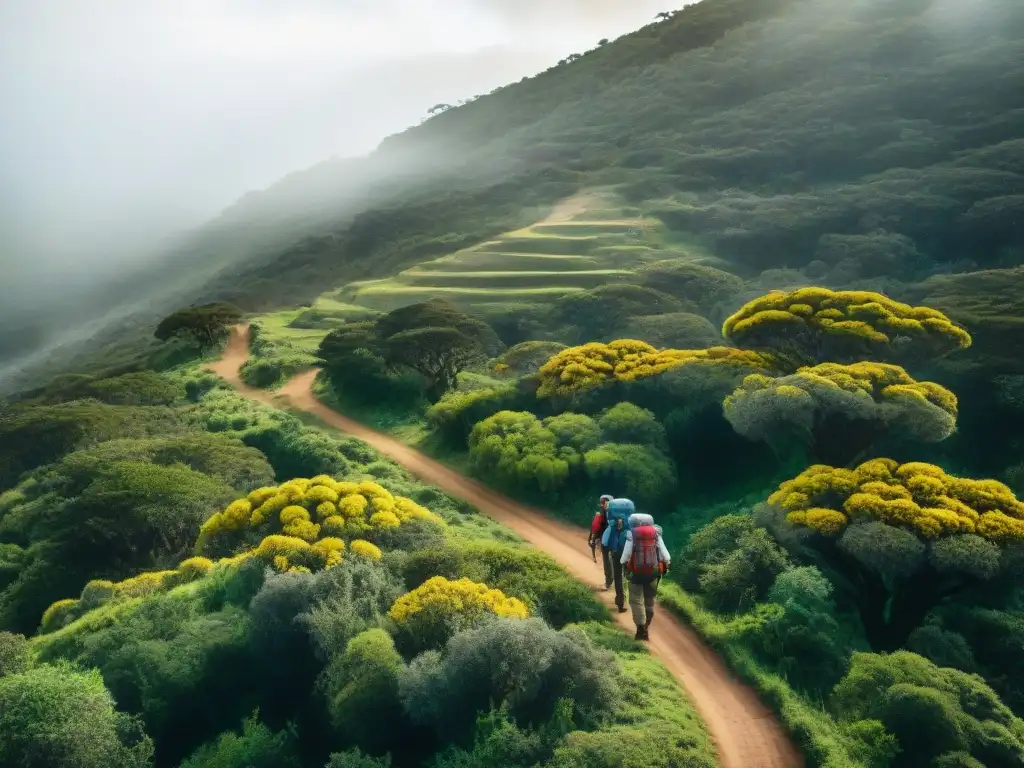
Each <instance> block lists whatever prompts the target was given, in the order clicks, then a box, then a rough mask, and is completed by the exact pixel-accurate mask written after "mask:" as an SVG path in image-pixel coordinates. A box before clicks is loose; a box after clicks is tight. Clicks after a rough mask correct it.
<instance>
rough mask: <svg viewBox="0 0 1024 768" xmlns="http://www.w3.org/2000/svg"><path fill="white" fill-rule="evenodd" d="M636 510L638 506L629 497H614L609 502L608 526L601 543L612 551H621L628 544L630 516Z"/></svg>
mask: <svg viewBox="0 0 1024 768" xmlns="http://www.w3.org/2000/svg"><path fill="white" fill-rule="evenodd" d="M634 512H636V507H635V506H634V505H633V502H632V501H630V500H629V499H612V501H611V502H610V503H609V504H608V527H607V528H605V531H604V536H603V537H602V540H601V544H602V545H604V546H606V547H608V548H609V549H610V550H611V551H612V552H621V551H622V548H623V547H625V546H626V531H628V530H629V516H630V515H632V514H633V513H634Z"/></svg>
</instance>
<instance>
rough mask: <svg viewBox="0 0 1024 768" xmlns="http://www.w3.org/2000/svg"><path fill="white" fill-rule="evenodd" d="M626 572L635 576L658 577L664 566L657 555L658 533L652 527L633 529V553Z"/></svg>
mask: <svg viewBox="0 0 1024 768" xmlns="http://www.w3.org/2000/svg"><path fill="white" fill-rule="evenodd" d="M626 570H628V571H629V572H630V573H632V574H635V575H636V576H660V575H661V574H662V573H663V571H664V565H663V564H662V562H661V557H660V555H659V553H658V531H657V530H656V529H655V528H654V526H653V525H638V526H636V527H635V528H633V552H632V554H631V555H630V556H629V562H628V563H626Z"/></svg>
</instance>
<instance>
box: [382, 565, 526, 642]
mask: <svg viewBox="0 0 1024 768" xmlns="http://www.w3.org/2000/svg"><path fill="white" fill-rule="evenodd" d="M528 613H529V611H528V609H527V607H526V605H525V604H524V603H523V602H522V601H521V600H518V599H516V598H514V597H507V596H506V595H505V594H504V593H503V592H502V591H501V590H499V589H491V588H489V587H488V586H487V585H486V584H480V583H478V582H474V581H470V580H469V579H466V578H462V579H458V580H456V581H450V580H448V579H446V578H444V577H443V576H434V577H433V578H430V579H427V580H426V581H425V582H423V583H422V584H421V585H420V586H418V587H416V589H414V590H412V591H411V592H409V593H407V594H405V595H402V596H401V597H400V598H398V600H396V601H395V603H394V605H392V606H391V610H390V611H388V616H390V617H391V620H392V621H394V622H395V624H396V625H397V628H398V635H397V637H398V639H399V641H400V645H401V646H402V647H403V648H404V649H406V650H407V651H415V650H422V649H427V648H438V647H440V646H441V645H443V644H444V642H445V641H446V640H447V639H448V638H449V637H451V636H452V635H453V634H455V633H456V632H459V631H460V630H462V629H465V628H467V627H472V626H474V625H476V624H478V623H480V622H481V621H483V620H484V619H486V618H487V617H488V616H506V617H510V618H517V619H524V618H526V616H527V615H528Z"/></svg>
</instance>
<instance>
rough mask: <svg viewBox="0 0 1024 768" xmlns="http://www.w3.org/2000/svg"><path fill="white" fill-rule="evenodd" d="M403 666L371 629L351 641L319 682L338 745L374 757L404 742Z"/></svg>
mask: <svg viewBox="0 0 1024 768" xmlns="http://www.w3.org/2000/svg"><path fill="white" fill-rule="evenodd" d="M404 668H405V664H404V662H403V661H402V657H401V656H400V655H399V654H398V651H396V650H395V644H394V642H393V641H392V639H391V637H390V636H389V635H388V633H387V632H385V631H384V630H382V629H369V630H366V631H365V632H362V633H361V634H358V635H356V636H355V637H353V638H352V639H351V640H350V641H349V642H348V646H347V647H346V648H345V651H344V653H342V654H339V655H337V656H335V657H334V658H333V659H332V660H331V662H330V664H329V665H328V667H327V669H325V670H324V673H323V676H322V677H321V680H320V687H321V690H322V691H323V694H324V696H325V698H326V700H327V711H328V713H329V714H330V718H331V723H332V725H333V727H334V729H335V732H336V733H337V734H338V738H339V739H340V743H342V744H346V745H351V746H356V747H359V748H361V749H365V750H367V751H369V752H372V753H377V752H383V751H386V750H387V749H388V747H390V746H392V745H398V744H400V743H401V741H402V736H401V735H402V733H403V731H405V730H406V729H408V727H409V726H408V724H407V721H406V719H405V715H404V712H403V710H402V702H401V700H400V699H399V696H398V681H399V678H400V677H401V674H402V671H403V669H404Z"/></svg>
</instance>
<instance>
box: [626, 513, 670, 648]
mask: <svg viewBox="0 0 1024 768" xmlns="http://www.w3.org/2000/svg"><path fill="white" fill-rule="evenodd" d="M631 504H632V502H631ZM624 539H625V541H624V545H623V548H622V557H621V562H622V567H624V568H625V569H626V572H627V573H628V574H629V607H630V608H631V609H632V611H633V623H634V624H636V639H637V640H649V639H650V637H649V636H648V632H647V631H648V629H649V627H650V626H651V621H652V620H653V619H654V598H655V596H656V595H657V594H658V584H660V583H661V577H662V576H664V575H665V574H666V573H667V572H668V569H669V565H670V564H671V563H672V556H671V555H670V554H669V552H668V547H666V546H665V541H664V540H663V538H662V535H661V526H660V525H655V524H654V518H653V517H651V516H650V515H644V514H639V513H634V514H631V515H630V516H629V524H628V527H627V530H626V534H625V537H624Z"/></svg>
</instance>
